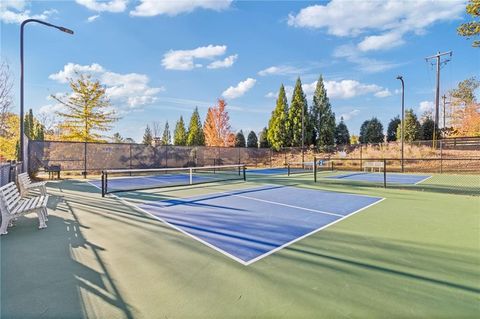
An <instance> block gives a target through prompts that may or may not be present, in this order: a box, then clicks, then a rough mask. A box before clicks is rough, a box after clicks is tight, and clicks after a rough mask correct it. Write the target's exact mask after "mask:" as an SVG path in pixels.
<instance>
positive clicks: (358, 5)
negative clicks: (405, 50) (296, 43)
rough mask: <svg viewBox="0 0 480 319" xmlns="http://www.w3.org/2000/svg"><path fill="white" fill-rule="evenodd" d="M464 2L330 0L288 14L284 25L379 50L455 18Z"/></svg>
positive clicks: (454, 0) (462, 9)
mask: <svg viewBox="0 0 480 319" xmlns="http://www.w3.org/2000/svg"><path fill="white" fill-rule="evenodd" d="M464 2H465V1H463V0H450V1H435V2H432V1H429V0H416V1H398V0H385V1H345V0H332V1H330V2H328V3H327V4H325V5H321V4H319V5H312V6H308V7H305V8H303V9H301V10H300V12H298V13H297V14H290V15H289V18H288V24H289V25H290V26H294V27H301V28H312V29H326V31H327V33H328V34H332V35H335V36H340V37H345V36H353V37H356V36H359V35H362V34H365V33H378V32H380V33H382V34H381V35H376V34H374V35H370V36H367V37H365V38H364V40H363V41H362V42H361V43H360V45H359V48H360V49H361V50H363V51H369V50H380V49H386V48H391V47H393V46H398V45H401V44H403V42H404V40H403V39H402V37H403V35H404V34H405V33H407V32H414V33H415V34H423V33H425V28H427V27H429V26H430V25H432V24H434V23H436V22H440V21H451V20H455V19H459V18H460V17H461V14H462V13H463V11H464V9H465V4H464Z"/></svg>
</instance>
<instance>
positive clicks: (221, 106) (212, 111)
mask: <svg viewBox="0 0 480 319" xmlns="http://www.w3.org/2000/svg"><path fill="white" fill-rule="evenodd" d="M226 106H227V103H226V102H225V100H223V99H219V100H218V102H217V105H215V106H212V107H210V108H208V112H207V118H206V119H205V124H204V125H203V133H204V134H205V145H207V146H228V142H229V140H228V136H229V134H230V133H231V131H230V124H229V120H230V117H229V115H228V112H227V111H226V110H225V107H226ZM234 137H235V135H234Z"/></svg>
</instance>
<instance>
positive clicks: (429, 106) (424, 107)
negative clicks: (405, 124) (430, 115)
mask: <svg viewBox="0 0 480 319" xmlns="http://www.w3.org/2000/svg"><path fill="white" fill-rule="evenodd" d="M434 107H435V104H433V102H432V101H422V102H420V104H419V106H418V109H419V111H420V112H422V113H423V112H429V111H433V109H434Z"/></svg>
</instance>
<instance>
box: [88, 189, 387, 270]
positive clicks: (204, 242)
mask: <svg viewBox="0 0 480 319" xmlns="http://www.w3.org/2000/svg"><path fill="white" fill-rule="evenodd" d="M87 183H89V184H91V185H93V186H95V187H97V188H99V187H98V186H96V185H95V184H92V183H90V182H89V181H88V182H87ZM267 185H272V184H267ZM274 186H275V185H274ZM286 187H291V188H296V189H302V188H300V187H292V186H286ZM264 188H265V189H268V188H266V187H263V186H261V187H252V188H245V189H243V190H254V189H258V190H262V189H264ZM306 189H307V190H308V188H306ZM243 190H240V191H243ZM327 192H330V193H337V192H333V191H327ZM218 194H229V195H232V196H238V197H242V198H245V199H251V200H259V199H257V198H252V197H247V196H242V195H235V194H234V193H231V192H218V193H213V194H208V195H218ZM341 194H344V193H341ZM107 195H108V196H112V197H115V198H117V199H118V200H120V201H121V202H122V203H124V204H125V205H127V206H130V207H132V208H134V209H137V210H139V211H141V212H143V213H144V214H147V215H148V216H151V217H153V218H154V219H156V220H159V221H161V222H162V223H164V224H166V225H168V226H170V227H172V228H173V229H175V230H178V231H179V232H181V233H182V234H185V235H187V236H188V237H190V238H193V239H195V240H197V241H199V242H200V243H202V244H204V245H206V246H208V247H210V248H212V249H214V250H215V251H217V252H219V253H221V254H223V255H225V256H227V257H229V258H231V259H233V260H235V261H237V262H239V263H241V264H242V265H244V266H249V265H251V264H253V263H254V262H256V261H259V260H260V259H263V258H265V257H267V256H269V255H271V254H273V253H275V252H277V251H279V250H281V249H283V248H285V247H287V246H290V245H292V244H293V243H296V242H297V241H300V240H302V239H304V238H306V237H308V236H310V235H313V234H315V233H317V232H319V231H321V230H323V229H325V228H327V227H330V226H332V225H334V224H336V223H338V222H340V221H342V220H344V219H346V218H348V217H350V216H352V215H354V214H356V213H358V212H361V211H362V210H364V209H367V208H369V207H371V206H373V205H376V204H378V203H380V202H382V201H383V200H385V198H380V199H379V200H377V201H376V202H374V203H372V204H370V205H367V206H365V207H362V208H360V209H358V210H356V211H354V212H352V213H350V214H348V215H339V214H333V213H327V212H321V211H317V210H312V209H308V208H302V207H297V206H292V205H287V204H282V203H276V202H270V201H265V200H259V201H265V202H270V203H272V204H279V205H282V206H289V207H292V208H296V209H303V210H308V211H313V212H316V213H322V214H329V215H335V216H342V217H341V218H339V219H336V220H334V221H333V222H331V223H329V224H326V225H323V226H322V227H320V228H317V229H314V230H313V231H311V232H309V233H307V234H305V235H302V236H300V237H297V238H295V239H293V240H291V241H289V242H287V243H285V244H283V245H281V246H278V247H276V248H274V249H272V250H269V251H267V252H266V253H264V254H262V255H260V256H257V257H255V258H253V259H250V260H249V261H244V260H242V259H240V258H238V257H236V256H234V255H232V254H230V253H228V252H226V251H224V250H223V249H221V248H218V247H217V246H214V245H212V244H210V243H209V242H207V241H205V240H203V239H201V238H198V237H197V236H195V235H192V234H190V233H189V232H187V231H185V230H183V229H181V228H179V227H177V226H175V225H173V224H171V223H169V222H168V221H166V220H165V219H163V218H160V217H158V216H156V215H154V214H152V213H150V212H149V211H147V210H145V209H143V208H140V207H138V206H137V205H135V204H133V203H130V202H129V201H127V200H125V199H123V198H121V197H119V196H117V195H115V194H107ZM350 195H354V196H368V195H356V194H350ZM369 197H373V196H369ZM186 199H187V200H188V198H186ZM147 205H148V204H147Z"/></svg>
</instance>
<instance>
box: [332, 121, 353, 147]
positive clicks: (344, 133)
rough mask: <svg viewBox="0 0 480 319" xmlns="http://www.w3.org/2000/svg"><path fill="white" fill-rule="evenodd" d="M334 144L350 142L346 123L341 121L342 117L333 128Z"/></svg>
mask: <svg viewBox="0 0 480 319" xmlns="http://www.w3.org/2000/svg"><path fill="white" fill-rule="evenodd" d="M335 144H337V145H349V144H350V133H349V132H348V128H347V125H345V123H344V122H343V117H342V118H341V119H340V123H338V125H337V127H336V128H335Z"/></svg>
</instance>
